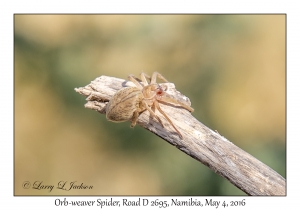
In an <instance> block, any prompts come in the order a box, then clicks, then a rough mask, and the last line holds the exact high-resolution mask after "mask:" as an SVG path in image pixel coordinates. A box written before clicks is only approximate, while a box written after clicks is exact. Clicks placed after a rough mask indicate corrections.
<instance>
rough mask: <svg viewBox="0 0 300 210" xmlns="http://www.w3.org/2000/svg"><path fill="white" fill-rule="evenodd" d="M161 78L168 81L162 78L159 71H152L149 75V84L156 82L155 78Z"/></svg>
mask: <svg viewBox="0 0 300 210" xmlns="http://www.w3.org/2000/svg"><path fill="white" fill-rule="evenodd" d="M157 77H158V78H159V79H161V80H162V81H164V82H168V80H166V78H164V77H163V76H162V75H161V74H160V73H158V72H153V74H152V77H151V83H150V84H155V83H156V78H157Z"/></svg>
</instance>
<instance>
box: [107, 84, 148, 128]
mask: <svg viewBox="0 0 300 210" xmlns="http://www.w3.org/2000/svg"><path fill="white" fill-rule="evenodd" d="M142 98H143V94H142V92H141V90H140V89H139V88H137V87H126V88H123V89H121V90H119V91H117V92H116V93H115V95H114V96H113V97H112V98H111V99H110V101H109V102H108V104H107V106H106V118H107V119H108V120H110V121H113V122H124V121H128V120H131V119H132V116H133V113H134V112H135V111H136V110H137V109H139V107H140V102H141V100H142Z"/></svg>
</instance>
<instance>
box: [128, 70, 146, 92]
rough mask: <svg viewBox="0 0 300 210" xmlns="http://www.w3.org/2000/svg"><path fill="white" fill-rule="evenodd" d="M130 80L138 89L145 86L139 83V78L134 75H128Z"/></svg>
mask: <svg viewBox="0 0 300 210" xmlns="http://www.w3.org/2000/svg"><path fill="white" fill-rule="evenodd" d="M128 79H129V80H130V81H131V82H133V83H134V84H135V85H136V86H137V87H138V88H140V89H143V87H144V85H143V84H141V83H139V82H138V78H136V77H135V76H134V75H133V74H130V75H128Z"/></svg>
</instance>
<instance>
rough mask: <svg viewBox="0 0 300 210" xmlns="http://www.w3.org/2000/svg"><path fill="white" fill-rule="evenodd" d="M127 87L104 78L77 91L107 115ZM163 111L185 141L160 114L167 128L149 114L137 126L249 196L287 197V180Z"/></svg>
mask: <svg viewBox="0 0 300 210" xmlns="http://www.w3.org/2000/svg"><path fill="white" fill-rule="evenodd" d="M164 84H165V85H167V86H168V90H167V92H168V93H169V94H170V95H172V96H173V97H175V98H176V99H177V100H181V101H182V102H184V103H188V104H190V101H189V99H188V98H187V97H186V96H184V95H182V94H181V93H179V92H178V91H177V90H176V89H175V86H174V84H172V83H164ZM128 86H134V85H133V83H131V82H129V81H126V80H123V79H118V78H114V77H107V76H101V77H98V78H96V79H95V80H94V81H92V82H91V83H90V84H89V85H87V86H85V87H81V88H75V91H76V92H78V93H79V94H81V95H83V96H85V97H86V100H87V103H86V104H85V107H86V108H89V109H93V110H96V111H98V112H100V113H101V114H105V107H106V104H107V103H108V101H109V100H110V98H111V97H112V96H113V95H114V94H115V93H116V92H117V91H118V90H120V89H121V88H124V87H128ZM161 108H162V109H163V110H164V112H165V113H166V114H167V115H168V116H169V117H170V119H171V120H172V121H173V123H174V125H175V126H176V127H177V128H178V129H179V131H180V132H181V134H182V136H183V139H180V137H179V136H178V134H177V133H176V131H175V130H174V128H173V127H172V126H171V125H170V124H169V123H168V122H167V121H166V120H165V118H164V117H162V116H161V115H160V113H158V112H156V113H157V115H158V116H159V117H160V118H161V120H162V122H163V124H164V128H163V127H162V126H161V124H160V123H159V122H157V120H156V119H153V118H152V117H150V115H149V112H148V111H145V112H143V113H142V114H141V115H140V116H139V118H138V121H137V124H139V125H140V126H142V127H143V128H145V129H147V130H149V131H151V132H152V133H154V134H156V135H158V136H159V137H161V138H162V139H164V140H165V141H167V142H169V143H170V144H172V145H174V146H175V147H177V148H178V149H180V150H181V151H183V152H184V153H186V154H187V155H189V156H191V157H193V158H194V159H196V160H198V161H200V162H201V163H203V164H204V165H206V166H208V167H209V168H210V169H212V170H213V171H214V172H216V173H217V174H219V175H221V176H222V177H224V178H226V179H227V180H229V181H230V182H231V183H232V184H233V185H235V186H236V187H238V188H239V189H241V190H242V191H244V192H245V193H246V194H248V195H286V182H285V179H284V178H283V177H282V176H280V175H279V174H278V173H277V172H275V171H274V170H272V169H271V168H270V167H268V166H267V165H265V164H263V163H262V162H260V161H259V160H257V159H255V158H254V157H253V156H251V155H250V154H248V153H246V152H245V151H243V150H242V149H240V148H239V147H237V146H236V145H234V144H232V143H231V142H230V141H228V140H227V139H226V138H224V137H223V136H221V135H220V134H218V133H216V132H215V131H213V130H211V129H209V128H208V127H206V126H205V125H203V124H202V123H201V122H199V121H198V120H197V119H196V118H194V117H193V116H192V114H191V113H190V112H189V111H187V110H185V109H183V108H180V107H175V106H170V105H165V104H161ZM128 129H130V128H129V126H128Z"/></svg>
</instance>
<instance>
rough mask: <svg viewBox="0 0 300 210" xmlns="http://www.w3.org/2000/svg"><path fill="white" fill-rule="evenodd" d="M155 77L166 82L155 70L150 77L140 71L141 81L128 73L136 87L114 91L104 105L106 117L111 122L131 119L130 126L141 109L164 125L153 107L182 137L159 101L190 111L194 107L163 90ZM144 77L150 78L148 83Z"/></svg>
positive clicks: (134, 122)
mask: <svg viewBox="0 0 300 210" xmlns="http://www.w3.org/2000/svg"><path fill="white" fill-rule="evenodd" d="M157 77H158V78H159V79H161V80H162V81H164V82H168V81H167V80H166V79H165V78H164V77H163V76H162V75H161V74H159V73H157V72H154V73H153V74H152V77H149V76H148V75H146V74H145V73H141V82H140V80H139V79H138V78H136V77H135V76H134V75H129V76H128V78H129V80H130V81H132V82H133V83H134V84H135V85H136V87H126V88H123V89H121V90H119V91H117V92H116V93H115V95H114V96H113V97H112V98H111V100H110V101H109V103H108V104H107V106H106V118H107V119H108V120H110V121H113V122H124V121H128V120H131V127H134V126H135V125H136V122H137V119H138V117H139V115H140V114H141V113H142V112H143V111H145V110H148V111H149V113H150V115H151V116H152V117H154V118H155V119H157V120H158V121H159V122H160V124H161V125H162V126H163V127H164V125H163V123H162V121H161V120H160V118H159V117H158V116H157V115H156V114H155V113H154V111H155V109H157V110H158V111H159V112H160V113H161V114H162V115H163V116H164V117H165V118H166V120H167V121H168V122H169V123H170V124H171V125H172V126H173V128H174V129H175V130H176V132H177V133H178V135H179V136H180V138H182V135H181V133H180V132H179V131H178V129H177V128H176V127H175V126H174V124H173V122H172V121H171V120H170V119H169V117H168V116H167V115H166V114H165V113H164V111H163V110H162V109H161V108H160V106H159V102H163V103H166V104H173V105H176V106H180V107H183V108H185V109H187V110H188V111H190V112H193V111H194V109H193V108H192V107H190V106H188V105H187V104H184V103H182V102H180V101H177V100H175V99H174V98H171V97H170V96H169V95H168V94H167V93H166V92H165V91H166V87H163V86H162V85H159V84H157V83H156V78H157ZM146 78H148V79H149V80H150V84H149V83H148V81H147V79H146Z"/></svg>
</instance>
